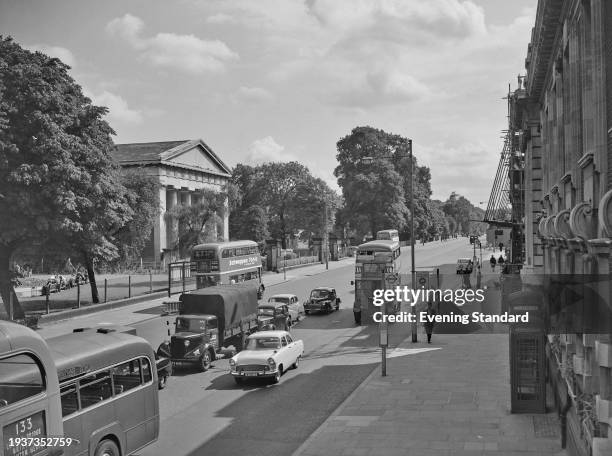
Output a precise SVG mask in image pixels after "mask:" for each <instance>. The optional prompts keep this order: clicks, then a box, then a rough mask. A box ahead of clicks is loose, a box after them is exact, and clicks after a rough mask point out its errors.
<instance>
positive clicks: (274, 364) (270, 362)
mask: <svg viewBox="0 0 612 456" xmlns="http://www.w3.org/2000/svg"><path fill="white" fill-rule="evenodd" d="M268 365H269V366H270V369H271V370H274V368H275V367H276V361H274V359H273V358H268Z"/></svg>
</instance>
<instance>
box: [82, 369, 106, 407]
mask: <svg viewBox="0 0 612 456" xmlns="http://www.w3.org/2000/svg"><path fill="white" fill-rule="evenodd" d="M79 385H80V388H79V395H80V397H81V407H82V408H86V407H90V406H92V405H95V404H97V403H99V402H102V401H103V400H104V399H108V398H110V397H111V395H112V390H111V376H110V371H102V372H98V373H97V374H94V375H90V376H88V377H85V378H83V379H82V380H80V381H79Z"/></svg>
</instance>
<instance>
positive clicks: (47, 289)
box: [42, 276, 61, 295]
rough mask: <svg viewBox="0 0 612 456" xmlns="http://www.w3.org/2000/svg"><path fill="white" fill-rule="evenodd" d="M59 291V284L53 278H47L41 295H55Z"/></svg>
mask: <svg viewBox="0 0 612 456" xmlns="http://www.w3.org/2000/svg"><path fill="white" fill-rule="evenodd" d="M60 289H61V288H60V282H59V280H57V278H56V277H55V276H51V277H49V278H48V279H47V281H46V282H45V284H44V285H43V287H42V290H43V295H46V294H51V293H57V292H58V291H60Z"/></svg>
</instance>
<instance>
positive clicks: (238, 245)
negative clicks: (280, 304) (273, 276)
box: [191, 241, 264, 298]
mask: <svg viewBox="0 0 612 456" xmlns="http://www.w3.org/2000/svg"><path fill="white" fill-rule="evenodd" d="M191 261H192V262H195V276H196V287H197V288H205V287H211V286H214V285H227V284H232V283H242V282H250V281H253V282H256V283H257V286H258V293H257V294H258V298H261V296H262V295H263V291H264V286H263V283H262V280H261V272H262V271H261V255H260V253H259V247H258V246H257V243H256V242H254V241H231V242H212V243H208V244H199V245H196V246H195V247H193V249H192V250H191Z"/></svg>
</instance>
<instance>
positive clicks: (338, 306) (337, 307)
mask: <svg viewBox="0 0 612 456" xmlns="http://www.w3.org/2000/svg"><path fill="white" fill-rule="evenodd" d="M336 310H337V311H338V310H340V303H339V302H338V301H336Z"/></svg>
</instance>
